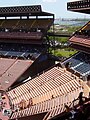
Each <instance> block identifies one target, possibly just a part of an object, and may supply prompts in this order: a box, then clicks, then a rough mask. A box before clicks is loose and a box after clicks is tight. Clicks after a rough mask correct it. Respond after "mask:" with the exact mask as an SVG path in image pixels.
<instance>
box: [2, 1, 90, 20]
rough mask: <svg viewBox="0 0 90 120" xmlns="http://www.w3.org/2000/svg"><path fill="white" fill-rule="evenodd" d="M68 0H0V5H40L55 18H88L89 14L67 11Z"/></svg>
mask: <svg viewBox="0 0 90 120" xmlns="http://www.w3.org/2000/svg"><path fill="white" fill-rule="evenodd" d="M68 1H71V0H0V7H2V6H3V7H6V6H22V5H42V9H43V11H46V12H51V13H54V14H55V18H88V17H89V16H90V15H86V14H82V13H76V12H70V11H67V2H68ZM89 18H90V17H89Z"/></svg>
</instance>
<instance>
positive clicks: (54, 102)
mask: <svg viewBox="0 0 90 120" xmlns="http://www.w3.org/2000/svg"><path fill="white" fill-rule="evenodd" d="M80 91H81V89H78V90H76V91H73V92H69V93H68V94H65V95H61V96H58V97H54V98H51V99H49V100H46V101H44V102H40V103H37V104H35V105H33V106H30V107H29V108H27V109H24V110H20V111H18V112H15V113H13V114H12V116H11V118H10V119H16V118H19V117H24V116H32V115H36V114H39V113H44V112H48V113H49V114H48V119H50V118H52V117H53V116H56V115H58V114H60V113H62V112H64V111H65V104H67V105H70V104H71V103H72V101H73V97H75V98H77V97H78V93H79V92H80Z"/></svg>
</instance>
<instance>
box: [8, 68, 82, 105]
mask: <svg viewBox="0 0 90 120" xmlns="http://www.w3.org/2000/svg"><path fill="white" fill-rule="evenodd" d="M72 83H73V84H72ZM79 88H80V89H81V85H80V84H79V83H78V81H77V80H74V78H73V77H72V76H71V75H70V73H67V72H64V70H63V69H62V68H60V67H54V68H52V69H50V70H48V71H46V72H45V73H43V74H41V75H40V76H37V77H36V78H34V79H32V80H30V81H28V82H26V83H25V84H23V85H20V86H18V87H16V88H14V89H13V90H11V91H9V92H8V96H10V99H11V101H12V104H14V105H18V104H19V103H20V101H22V99H24V100H25V101H26V102H27V101H28V100H29V99H30V98H32V101H33V105H34V104H38V103H41V102H44V101H47V100H49V99H51V98H52V97H57V96H60V95H65V94H68V93H69V92H72V91H77V89H79Z"/></svg>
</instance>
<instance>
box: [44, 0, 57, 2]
mask: <svg viewBox="0 0 90 120" xmlns="http://www.w3.org/2000/svg"><path fill="white" fill-rule="evenodd" d="M42 1H43V2H56V0H42Z"/></svg>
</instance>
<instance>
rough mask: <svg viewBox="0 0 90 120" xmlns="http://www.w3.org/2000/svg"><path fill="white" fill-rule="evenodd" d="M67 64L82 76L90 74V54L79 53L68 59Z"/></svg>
mask: <svg viewBox="0 0 90 120" xmlns="http://www.w3.org/2000/svg"><path fill="white" fill-rule="evenodd" d="M66 63H70V65H69V68H70V69H73V70H74V71H76V72H78V73H80V74H81V75H87V74H89V73H90V54H87V53H83V52H79V53H78V54H76V55H75V56H73V57H71V58H70V59H68V60H67V61H66ZM66 63H65V64H66Z"/></svg>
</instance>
